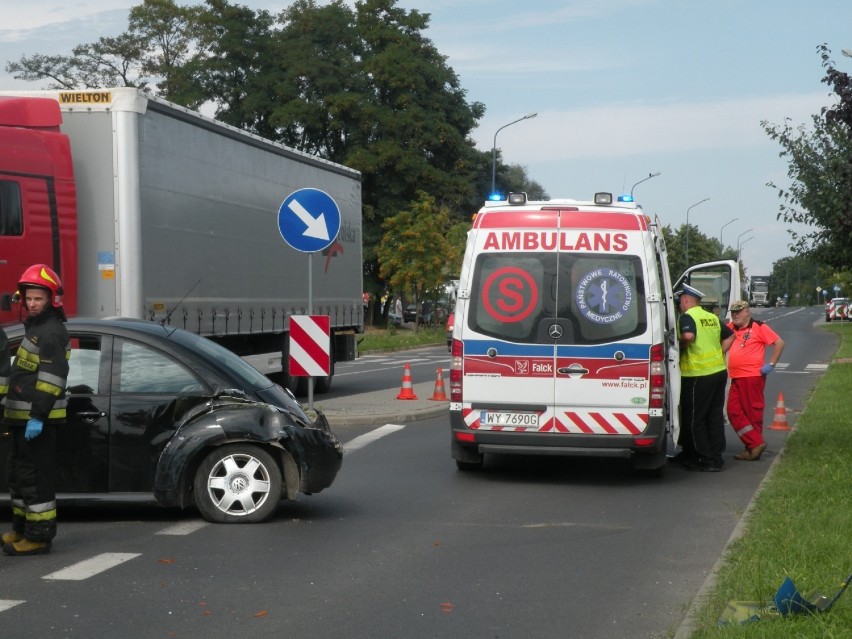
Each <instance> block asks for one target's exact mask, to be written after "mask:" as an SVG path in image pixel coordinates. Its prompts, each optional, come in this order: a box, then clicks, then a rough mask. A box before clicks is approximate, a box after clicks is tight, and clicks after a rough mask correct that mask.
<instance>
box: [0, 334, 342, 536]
mask: <svg viewBox="0 0 852 639" xmlns="http://www.w3.org/2000/svg"><path fill="white" fill-rule="evenodd" d="M67 328H68V333H69V335H70V338H71V358H70V360H69V368H70V370H69V374H68V389H67V396H68V417H67V423H66V424H65V425H63V426H60V427H58V431H57V447H58V462H59V467H58V472H57V499H58V501H59V503H60V505H61V504H62V503H63V502H81V503H88V502H96V501H100V502H104V501H134V500H139V499H140V498H142V499H144V498H148V499H150V498H151V497H153V498H154V499H156V501H157V502H158V503H159V504H161V505H163V506H168V507H179V508H186V507H190V506H193V505H194V506H196V507H197V508H198V511H199V512H200V513H201V515H202V517H204V518H205V519H206V520H208V521H212V522H221V523H255V522H262V521H265V520H267V519H269V518H270V517H272V516H273V515H274V513H275V512H276V509H277V508H278V505H279V502H280V501H281V500H282V499H295V498H296V497H297V495H298V494H299V493H302V494H306V495H310V494H313V493H318V492H320V491H321V490H323V489H325V488H327V487H328V486H330V485H331V484H332V482H333V481H334V479H335V477H336V475H337V472H338V470H339V469H340V466H341V463H342V458H343V451H342V446H341V445H340V442H339V441H338V440H337V437H336V436H335V435H334V433H333V432H332V431H331V429H330V428H329V425H328V422H327V421H326V419H325V417H324V416H323V415H322V413H321V412H317V417H316V419H314V420H311V419H310V418H309V417H308V416H307V414H306V413H305V412H304V411H303V410H302V407H301V405H300V404H299V403H298V402H297V401H296V400H295V398H294V397H293V395H292V394H291V393H290V392H289V391H287V390H285V389H283V388H282V387H281V386H279V385H277V384H274V383H272V382H271V381H270V380H269V379H268V378H267V377H265V376H263V375H262V374H261V373H259V372H258V371H257V370H255V369H254V368H252V367H251V366H250V365H249V364H247V363H246V362H244V361H243V360H242V359H241V358H239V357H238V356H236V355H234V354H233V353H231V352H230V351H228V350H226V349H225V348H223V347H221V346H219V345H218V344H215V343H214V342H212V341H210V340H208V339H206V338H203V337H200V336H198V335H196V334H194V333H190V332H188V331H184V330H182V329H178V328H175V327H173V326H163V325H160V324H157V323H155V322H147V321H142V320H126V319H110V320H84V319H71V320H69V321H68V324H67ZM5 330H6V334H7V335H8V337H9V348H10V352H9V356H13V355H14V353H15V351H16V350H17V347H18V345H19V344H20V342H21V340H22V339H23V335H24V333H23V327H22V326H21V325H13V326H7V327H5ZM8 445H9V437H8V435H7V434H3V435H0V459H5V458H6V455H7V452H8ZM3 492H6V493H7V494H6V495H5V497H6V498H8V487H7V485H6V478H5V477H3V476H0V493H3Z"/></svg>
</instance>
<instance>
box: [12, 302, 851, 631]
mask: <svg viewBox="0 0 852 639" xmlns="http://www.w3.org/2000/svg"><path fill="white" fill-rule="evenodd" d="M811 311H812V309H810V310H806V311H795V310H788V309H769V310H767V311H756V313H755V315H756V316H759V317H764V318H765V319H768V320H769V321H770V323H771V324H772V325H773V326H774V327H775V328H776V330H778V331H779V332H780V333H781V334H782V336H783V337H784V339H785V340H786V341H787V343H788V347H787V350H785V354H784V356H783V357H782V363H783V364H784V365H783V366H779V367H778V370H777V371H776V372H774V373H772V374H771V375H770V377H769V390H768V393H767V394H768V396H769V397H774V396H775V395H776V394H777V393H779V392H783V393H784V395H785V399H786V403H787V405H788V409H789V413H788V414H789V417H790V423H791V425H794V424H795V418H796V416H797V414H798V412H800V411H801V408H802V403H801V402H802V401H803V400H804V398H805V397H806V396H807V394H808V392H809V390H810V389H811V388H812V387H813V385H814V384H815V383H816V381H817V380H818V378H819V375H820V374H821V372H822V371H823V370H824V367H825V365H827V364H828V362H829V361H830V359H829V358H830V355H831V353H832V352H833V350H834V340H833V339H832V338H833V336H830V335H826V334H825V333H824V332H823V331H815V330H814V328H813V325H814V323H815V322H816V321H818V320H819V319H820V318H821V315H820V313H819V312H818V311H813V312H811ZM768 403H769V404H774V401H770V402H768ZM772 408H773V406H771V405H770V406H768V407H767V411H768V421H769V423H771V420H772ZM768 435H769V444H770V446H769V450H768V452H767V453H766V454H764V457H763V459H762V460H761V461H760V462H755V463H752V462H735V461H733V460H732V459H731V457H732V455H733V454H734V453H735V452H737V451H738V450H739V445H738V443H737V442H736V440H735V438H734V436H733V435H732V434H730V436H729V453H728V460H727V464H726V467H725V470H724V471H723V472H722V473H689V472H686V471H684V470H682V469H681V468H679V467H676V466H670V467H669V469H668V472H667V474H666V476H665V477H664V478H663V479H662V480H652V479H645V478H641V477H637V476H636V475H635V474H634V473H632V472H631V471H630V469H629V468H628V467H627V466H626V465H622V464H621V463H619V462H617V461H615V460H605V461H600V460H573V459H572V460H560V459H556V458H546V459H542V458H515V457H496V456H495V457H493V458H489V459H488V460H487V463H486V465H485V468H484V470H483V471H482V472H479V473H463V472H459V471H457V470H456V468H455V464H454V463H453V460H452V459H451V457H450V454H449V432H448V426H447V420H446V418H445V417H438V418H433V419H427V420H422V421H417V422H414V423H410V424H407V425H403V424H397V425H382V426H378V427H376V426H367V425H364V426H360V427H357V428H355V427H353V428H348V429H345V433H342V434H341V437H342V439H343V440H344V443H345V445H346V450H347V452H346V455H345V459H344V465H343V468H342V470H341V473H340V475H339V476H338V479H337V481H336V483H335V484H334V485H333V486H332V487H331V488H329V489H328V490H326V491H324V492H322V493H320V494H318V495H313V496H307V497H300V499H299V501H297V502H289V503H284V504H282V506H281V507H280V509H279V513H278V516H277V517H276V518H275V519H274V520H273V521H272V522H270V523H268V524H263V525H257V526H225V525H210V524H206V523H204V522H203V521H201V520H200V519H199V518H198V517H197V515H196V514H195V513H194V512H192V511H187V512H184V513H179V512H174V511H164V510H160V509H158V508H154V507H136V508H128V507H125V508H122V509H115V508H98V509H79V508H77V509H62V510H61V511H60V518H61V524H60V536H59V537H58V538H57V540H56V543H55V546H54V552H53V553H51V554H50V555H47V556H39V557H28V558H21V557H5V556H4V557H0V624H2V626H0V627H2V628H3V631H2V633H0V634H3V635H4V636H9V637H20V638H26V637H113V636H118V635H120V636H122V637H124V638H125V639H136V638H147V637H199V636H205V637H211V638H217V637H229V638H230V637H232V636H235V635H237V636H253V637H281V636H312V637H341V636H347V637H353V638H357V637H395V636H405V637H407V638H419V637H423V638H426V637H429V638H432V637H438V636H445V637H455V636H466V637H471V638H479V637H482V638H483V639H484V638H498V637H499V638H507V637H524V638H526V637H539V636H560V637H563V636H570V637H572V638H584V637H589V638H598V637H607V638H618V637H630V638H634V637H665V636H670V634H671V633H673V631H674V630H675V629H676V628H677V627H678V625H679V624H680V623H681V621H682V619H683V616H684V614H685V611H686V609H687V608H688V606H689V605H690V603H691V601H692V599H693V597H694V596H695V594H696V593H697V592H698V591H699V589H700V588H701V586H702V584H703V583H704V581H705V579H706V578H707V576H708V575H709V574H710V573H711V571H712V569H713V566H714V564H715V563H716V561H717V560H718V558H719V557H720V555H721V554H722V552H723V550H724V547H725V544H726V543H727V542H728V540H729V538H730V536H731V534H732V532H733V531H734V529H735V527H736V525H737V523H738V522H739V520H740V517H741V515H742V513H743V511H744V510H745V508H746V507H747V506H748V503H749V501H750V500H751V499H752V497H753V495H754V493H755V491H756V489H757V487H758V485H759V484H760V482H761V480H762V479H763V477H764V476H765V474H766V472H767V470H768V469H769V468H770V465H771V463H772V462H773V461H774V460H775V459H776V458H777V455H778V453H779V451H780V450H781V447H782V445H783V441H784V439H785V438H786V436H787V435H788V432H787V431H769V433H768ZM0 521H2V522H3V523H4V528H5V527H6V526H7V522H8V514H7V513H0ZM81 562H84V563H81Z"/></svg>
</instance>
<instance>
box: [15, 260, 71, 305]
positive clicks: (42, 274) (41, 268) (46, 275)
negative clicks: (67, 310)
mask: <svg viewBox="0 0 852 639" xmlns="http://www.w3.org/2000/svg"><path fill="white" fill-rule="evenodd" d="M33 287H34V288H46V289H47V290H48V291H50V298H51V302H52V303H53V305H54V306H55V307H56V308H60V307H61V306H62V292H63V291H62V280H60V279H59V276H58V275H57V274H56V271H54V270H53V269H52V268H50V267H49V266H47V265H46V264H33V265H32V266H31V267H29V268H28V269H27V270H26V271H24V274H23V275H21V279H20V281H19V282H18V291H20V292H21V293H23V291H24V289H27V288H33Z"/></svg>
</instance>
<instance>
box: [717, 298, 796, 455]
mask: <svg viewBox="0 0 852 639" xmlns="http://www.w3.org/2000/svg"><path fill="white" fill-rule="evenodd" d="M730 328H731V329H732V330H733V331H734V345H733V346H732V347H731V349H730V350H729V351H728V376H729V377H730V378H731V389H730V392H729V394H728V419H729V420H730V422H731V426H733V428H734V432H736V434H737V435H738V436H739V438H740V439H741V440H742V442H743V444H744V445H745V450H744V451H743V452H741V453H738V454H737V455H734V459H743V460H746V461H756V460H758V459H760V455H761V454H762V453H763V451H764V449H765V448H766V442H765V441H764V439H763V409H764V407H765V406H766V401H765V400H764V397H763V393H764V389H765V388H766V376H767V375H769V373H771V372H772V371H773V369H774V368H775V364H777V363H778V359H779V358H780V357H781V351H783V350H784V340H783V339H781V338H780V337H778V334H777V333H776V332H775V331H773V330H772V329H771V328H769V326H768V325H767V324H764V323H763V322H761V321H759V320H756V319H752V317H751V311H750V310H749V307H748V302H746V301H745V300H739V301H736V302H734V303H733V304H731V323H730ZM770 346H771V347H772V353H771V354H770V356H769V362H768V363H764V358H765V355H766V350H767V348H768V347H770Z"/></svg>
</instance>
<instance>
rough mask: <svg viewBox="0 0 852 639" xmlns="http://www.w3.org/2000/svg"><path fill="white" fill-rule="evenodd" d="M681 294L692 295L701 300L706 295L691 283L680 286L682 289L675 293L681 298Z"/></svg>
mask: <svg viewBox="0 0 852 639" xmlns="http://www.w3.org/2000/svg"><path fill="white" fill-rule="evenodd" d="M681 295H691V296H692V297H695V298H697V299H699V300H700V299H701V298H702V297H704V293H702V292H701V291H699V290H698V289H697V288H692V287H691V286H690V285H689V284H684V285H683V286H681V287H680V290H679V291H678V292H677V293H675V297H678V298H679V297H680V296H681Z"/></svg>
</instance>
